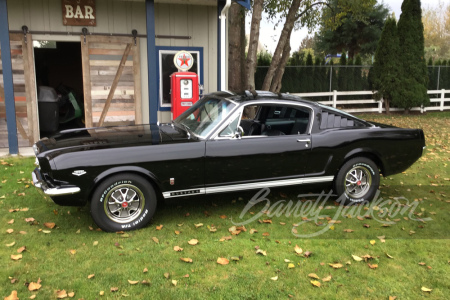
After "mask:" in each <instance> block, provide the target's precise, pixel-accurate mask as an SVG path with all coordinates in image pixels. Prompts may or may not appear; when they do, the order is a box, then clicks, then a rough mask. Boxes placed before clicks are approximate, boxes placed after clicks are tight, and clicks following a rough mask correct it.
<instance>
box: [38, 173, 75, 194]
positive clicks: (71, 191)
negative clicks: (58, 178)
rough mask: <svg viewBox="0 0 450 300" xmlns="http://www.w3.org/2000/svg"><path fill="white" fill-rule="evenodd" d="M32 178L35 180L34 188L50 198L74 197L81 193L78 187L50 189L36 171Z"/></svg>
mask: <svg viewBox="0 0 450 300" xmlns="http://www.w3.org/2000/svg"><path fill="white" fill-rule="evenodd" d="M31 177H32V178H33V184H34V186H35V187H37V188H39V189H41V190H42V191H44V193H45V194H46V195H48V196H62V195H73V194H76V193H79V192H80V191H81V189H80V188H79V187H76V186H75V187H66V188H49V187H48V186H47V184H46V183H45V181H44V180H43V179H42V177H41V174H40V172H39V171H38V170H36V169H35V170H34V171H33V172H32V173H31Z"/></svg>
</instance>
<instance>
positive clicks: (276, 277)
mask: <svg viewBox="0 0 450 300" xmlns="http://www.w3.org/2000/svg"><path fill="white" fill-rule="evenodd" d="M270 279H271V280H273V281H277V280H278V276H275V277H270Z"/></svg>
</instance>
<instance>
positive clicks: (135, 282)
mask: <svg viewBox="0 0 450 300" xmlns="http://www.w3.org/2000/svg"><path fill="white" fill-rule="evenodd" d="M128 283H129V284H131V285H134V284H138V283H139V280H136V281H135V280H129V279H128Z"/></svg>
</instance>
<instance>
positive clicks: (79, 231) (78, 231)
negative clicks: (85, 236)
mask: <svg viewBox="0 0 450 300" xmlns="http://www.w3.org/2000/svg"><path fill="white" fill-rule="evenodd" d="M75 233H76V234H79V233H81V229H78V230H77V231H75ZM69 294H70V293H69ZM69 297H70V296H69Z"/></svg>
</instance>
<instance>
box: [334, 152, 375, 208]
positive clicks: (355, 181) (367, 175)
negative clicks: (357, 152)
mask: <svg viewBox="0 0 450 300" xmlns="http://www.w3.org/2000/svg"><path fill="white" fill-rule="evenodd" d="M379 185H380V173H379V171H378V167H377V165H376V164H375V163H374V162H373V161H372V160H370V159H368V158H365V157H356V158H352V159H350V160H349V161H347V162H346V163H345V164H344V165H343V166H342V167H341V169H340V170H339V172H338V174H337V175H336V177H335V179H334V188H335V191H336V193H337V195H338V197H339V199H341V201H343V204H352V203H361V202H364V201H371V200H372V199H373V198H374V197H375V195H376V192H377V190H378V187H379Z"/></svg>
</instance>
